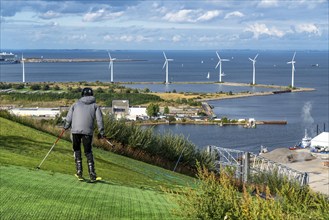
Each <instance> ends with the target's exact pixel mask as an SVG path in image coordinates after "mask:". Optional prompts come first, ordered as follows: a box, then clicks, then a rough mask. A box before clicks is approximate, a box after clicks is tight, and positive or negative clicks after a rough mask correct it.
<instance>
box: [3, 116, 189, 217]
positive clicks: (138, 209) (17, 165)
mask: <svg viewBox="0 0 329 220" xmlns="http://www.w3.org/2000/svg"><path fill="white" fill-rule="evenodd" d="M0 125H1V126H0V128H1V135H0V177H1V188H0V193H1V205H0V207H1V208H0V216H1V219H20V218H22V217H24V218H25V219H26V218H27V219H48V218H54V219H86V218H91V219H95V218H97V219H131V218H135V219H172V218H177V217H178V216H173V214H172V212H171V211H172V209H173V208H175V207H176V204H172V203H171V202H169V201H168V200H167V199H166V195H165V194H163V193H162V192H161V189H160V187H161V186H164V187H166V188H170V189H178V188H181V187H182V186H186V185H191V184H193V183H194V180H193V179H192V178H190V177H187V176H184V175H180V174H177V173H173V172H171V171H168V170H165V169H162V168H159V167H156V166H152V165H149V164H146V163H143V162H139V161H135V160H132V159H129V158H126V157H122V156H119V155H115V154H113V153H110V152H106V151H103V150H100V149H94V155H95V165H96V171H97V173H98V175H99V176H102V177H103V179H104V181H103V182H100V183H97V184H89V183H86V182H78V181H77V180H76V178H75V177H74V176H73V174H74V172H75V167H74V159H73V153H72V149H71V148H72V147H71V143H70V142H67V141H64V140H60V141H59V142H58V143H57V145H56V146H55V148H54V150H53V151H52V152H51V154H50V155H49V156H48V158H47V159H46V161H45V162H44V163H43V165H42V167H41V170H36V169H35V167H36V166H37V165H39V163H40V162H41V160H42V159H43V158H44V156H45V155H46V153H47V152H48V150H49V149H50V147H51V146H52V145H53V143H54V141H55V140H56V137H54V136H51V135H49V134H45V133H42V132H40V131H38V130H35V129H31V128H29V127H26V126H22V125H20V124H18V123H14V122H12V121H9V120H7V119H4V118H0ZM83 159H84V161H83V163H84V176H85V177H87V176H88V175H87V167H86V160H85V158H83Z"/></svg>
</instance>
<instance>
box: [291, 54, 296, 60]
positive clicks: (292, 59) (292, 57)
mask: <svg viewBox="0 0 329 220" xmlns="http://www.w3.org/2000/svg"><path fill="white" fill-rule="evenodd" d="M295 56H296V52H295V53H294V56H293V57H292V61H294V59H295Z"/></svg>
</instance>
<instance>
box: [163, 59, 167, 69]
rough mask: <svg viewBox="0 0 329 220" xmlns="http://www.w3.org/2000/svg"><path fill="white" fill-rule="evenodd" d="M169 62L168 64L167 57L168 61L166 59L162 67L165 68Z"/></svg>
mask: <svg viewBox="0 0 329 220" xmlns="http://www.w3.org/2000/svg"><path fill="white" fill-rule="evenodd" d="M167 64H168V61H167V59H166V61H165V62H164V64H163V67H162V69H163V68H165V66H166V65H167Z"/></svg>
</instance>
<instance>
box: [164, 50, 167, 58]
mask: <svg viewBox="0 0 329 220" xmlns="http://www.w3.org/2000/svg"><path fill="white" fill-rule="evenodd" d="M163 56H164V57H165V59H166V60H167V57H166V54H165V52H164V51H163Z"/></svg>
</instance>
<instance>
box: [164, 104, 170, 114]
mask: <svg viewBox="0 0 329 220" xmlns="http://www.w3.org/2000/svg"><path fill="white" fill-rule="evenodd" d="M163 114H165V115H166V114H169V107H168V106H166V107H164V109H163Z"/></svg>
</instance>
